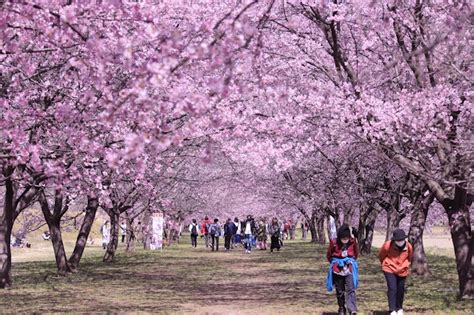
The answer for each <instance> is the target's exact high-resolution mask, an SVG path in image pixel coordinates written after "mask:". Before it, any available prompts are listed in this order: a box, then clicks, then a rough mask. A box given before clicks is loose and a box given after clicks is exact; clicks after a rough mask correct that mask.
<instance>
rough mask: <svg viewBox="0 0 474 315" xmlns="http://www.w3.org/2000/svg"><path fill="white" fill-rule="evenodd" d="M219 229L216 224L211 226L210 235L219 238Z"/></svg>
mask: <svg viewBox="0 0 474 315" xmlns="http://www.w3.org/2000/svg"><path fill="white" fill-rule="evenodd" d="M220 232H221V231H220V229H219V226H218V225H217V224H213V225H211V235H213V236H219V234H221V233H220Z"/></svg>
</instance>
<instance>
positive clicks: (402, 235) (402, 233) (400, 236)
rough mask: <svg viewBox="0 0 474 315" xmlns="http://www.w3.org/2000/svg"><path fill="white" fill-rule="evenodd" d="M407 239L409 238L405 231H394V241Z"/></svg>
mask: <svg viewBox="0 0 474 315" xmlns="http://www.w3.org/2000/svg"><path fill="white" fill-rule="evenodd" d="M406 238H407V236H406V234H405V231H403V230H402V229H396V230H395V231H393V236H392V241H403V240H404V239H406Z"/></svg>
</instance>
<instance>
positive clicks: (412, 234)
mask: <svg viewBox="0 0 474 315" xmlns="http://www.w3.org/2000/svg"><path fill="white" fill-rule="evenodd" d="M433 200H434V195H433V194H432V193H429V194H427V195H426V196H423V195H421V194H420V195H419V196H418V198H416V200H415V203H414V205H413V210H412V214H411V222H410V231H409V232H408V240H409V242H410V243H411V244H412V245H413V259H412V262H411V269H412V272H413V273H414V274H417V275H420V276H428V275H430V274H431V272H430V269H429V266H428V261H427V260H426V254H425V248H424V246H423V231H424V230H425V224H426V217H427V215H428V209H429V207H430V205H431V203H432V202H433Z"/></svg>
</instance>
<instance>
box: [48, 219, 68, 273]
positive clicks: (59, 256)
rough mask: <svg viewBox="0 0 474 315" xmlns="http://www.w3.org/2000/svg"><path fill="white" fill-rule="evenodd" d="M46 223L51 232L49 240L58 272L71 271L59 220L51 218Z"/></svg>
mask: <svg viewBox="0 0 474 315" xmlns="http://www.w3.org/2000/svg"><path fill="white" fill-rule="evenodd" d="M47 223H48V227H49V232H50V233H51V242H52V243H53V249H54V257H55V258H56V266H57V267H58V274H60V275H63V276H64V275H66V274H68V273H69V272H71V268H70V267H69V264H68V261H67V257H66V251H65V250H64V243H63V238H62V234H61V220H60V219H59V220H51V221H50V222H47Z"/></svg>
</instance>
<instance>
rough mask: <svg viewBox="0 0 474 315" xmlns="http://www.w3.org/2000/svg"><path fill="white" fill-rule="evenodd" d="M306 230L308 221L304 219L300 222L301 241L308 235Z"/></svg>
mask: <svg viewBox="0 0 474 315" xmlns="http://www.w3.org/2000/svg"><path fill="white" fill-rule="evenodd" d="M308 230H309V225H308V222H306V221H303V222H301V239H302V240H303V241H305V240H306V238H307V237H308Z"/></svg>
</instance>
